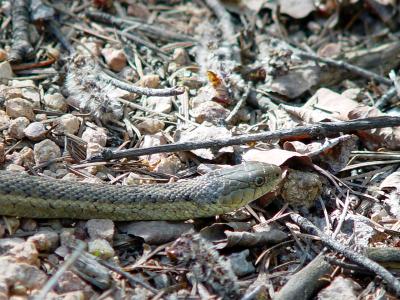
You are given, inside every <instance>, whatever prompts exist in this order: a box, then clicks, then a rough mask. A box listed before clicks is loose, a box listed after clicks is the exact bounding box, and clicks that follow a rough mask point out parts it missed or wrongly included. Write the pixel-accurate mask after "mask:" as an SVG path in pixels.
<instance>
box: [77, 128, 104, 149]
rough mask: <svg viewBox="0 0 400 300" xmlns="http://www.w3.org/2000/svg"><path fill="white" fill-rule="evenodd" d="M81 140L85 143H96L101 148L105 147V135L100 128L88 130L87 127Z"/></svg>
mask: <svg viewBox="0 0 400 300" xmlns="http://www.w3.org/2000/svg"><path fill="white" fill-rule="evenodd" d="M82 140H84V141H85V142H87V143H97V144H99V145H100V146H102V147H105V146H106V143H107V134H106V132H105V130H104V129H102V128H96V129H93V128H90V127H87V128H86V129H85V131H84V132H83V134H82Z"/></svg>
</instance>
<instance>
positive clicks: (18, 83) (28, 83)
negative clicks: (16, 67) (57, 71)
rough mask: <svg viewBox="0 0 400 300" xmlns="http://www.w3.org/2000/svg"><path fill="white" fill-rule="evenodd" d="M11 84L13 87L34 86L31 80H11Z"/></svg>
mask: <svg viewBox="0 0 400 300" xmlns="http://www.w3.org/2000/svg"><path fill="white" fill-rule="evenodd" d="M11 85H12V86H13V87H15V88H26V87H31V88H35V87H36V85H35V82H34V81H33V80H12V81H11Z"/></svg>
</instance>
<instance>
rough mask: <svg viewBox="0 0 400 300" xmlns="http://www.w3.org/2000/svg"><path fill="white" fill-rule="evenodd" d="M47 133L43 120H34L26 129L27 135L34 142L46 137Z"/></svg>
mask: <svg viewBox="0 0 400 300" xmlns="http://www.w3.org/2000/svg"><path fill="white" fill-rule="evenodd" d="M46 133H47V130H46V127H44V125H43V123H41V122H33V123H31V124H29V125H28V127H26V128H25V129H24V134H25V136H26V137H27V138H28V139H30V140H31V141H34V142H37V141H40V140H42V139H44V137H45V135H46Z"/></svg>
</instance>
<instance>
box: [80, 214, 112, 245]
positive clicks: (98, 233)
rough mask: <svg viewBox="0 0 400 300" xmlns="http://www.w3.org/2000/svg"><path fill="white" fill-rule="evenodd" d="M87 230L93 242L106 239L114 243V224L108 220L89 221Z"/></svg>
mask: <svg viewBox="0 0 400 300" xmlns="http://www.w3.org/2000/svg"><path fill="white" fill-rule="evenodd" d="M86 228H87V231H88V234H89V237H90V238H91V239H92V240H95V239H105V240H107V241H109V242H111V241H112V239H113V236H114V231H115V228H114V222H113V221H111V220H108V219H92V220H89V221H87V223H86Z"/></svg>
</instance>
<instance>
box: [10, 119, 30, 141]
mask: <svg viewBox="0 0 400 300" xmlns="http://www.w3.org/2000/svg"><path fill="white" fill-rule="evenodd" d="M28 125H29V120H28V119H27V118H25V117H18V118H16V119H14V120H11V121H10V126H9V127H8V134H9V135H10V137H12V138H14V139H22V138H24V136H25V133H24V130H25V129H26V127H28Z"/></svg>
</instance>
